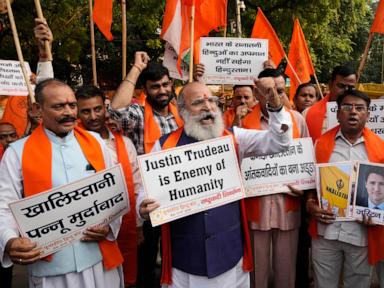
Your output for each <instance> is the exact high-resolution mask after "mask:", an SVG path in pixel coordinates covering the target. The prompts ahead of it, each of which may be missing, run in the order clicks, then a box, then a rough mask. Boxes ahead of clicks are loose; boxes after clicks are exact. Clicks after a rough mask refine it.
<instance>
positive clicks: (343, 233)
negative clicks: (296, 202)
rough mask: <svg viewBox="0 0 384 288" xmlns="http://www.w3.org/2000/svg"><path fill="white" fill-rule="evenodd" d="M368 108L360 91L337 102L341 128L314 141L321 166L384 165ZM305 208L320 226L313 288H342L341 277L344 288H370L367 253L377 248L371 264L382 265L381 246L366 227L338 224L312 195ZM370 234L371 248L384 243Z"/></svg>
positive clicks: (315, 231) (314, 242)
mask: <svg viewBox="0 0 384 288" xmlns="http://www.w3.org/2000/svg"><path fill="white" fill-rule="evenodd" d="M369 104H370V99H369V97H368V96H367V95H366V94H364V93H363V92H360V91H358V90H347V91H346V92H345V93H344V94H342V95H340V96H339V97H338V98H337V105H338V110H337V119H338V121H339V123H340V125H339V126H337V127H335V128H333V129H331V130H329V131H328V132H326V133H325V134H323V135H322V136H321V137H320V138H318V140H317V141H316V143H315V152H316V159H317V162H318V163H327V162H329V163H332V162H342V161H358V160H360V161H370V162H379V163H384V157H383V156H382V151H383V148H384V142H383V141H382V140H381V139H380V138H379V137H378V136H377V135H375V134H374V133H373V132H372V131H370V130H369V129H368V128H366V127H365V124H366V122H367V121H368V119H369V111H368V107H369ZM306 206H307V210H308V212H309V214H310V215H311V216H312V217H313V218H314V219H316V220H317V221H315V222H314V221H313V220H312V223H311V225H310V233H311V236H312V262H313V268H314V272H315V273H314V279H315V286H316V287H319V288H323V287H324V288H333V287H335V288H336V287H339V279H340V275H343V279H342V281H343V287H345V288H352V287H369V285H370V271H371V269H370V266H369V264H368V253H369V252H370V251H372V250H371V249H372V248H378V250H376V251H375V253H373V255H374V257H373V258H375V259H376V260H375V261H370V262H371V263H372V264H373V263H375V262H377V261H378V260H382V259H383V256H382V255H383V253H382V252H381V251H383V246H382V245H381V246H380V245H379V247H376V246H375V245H373V246H372V245H371V243H370V242H369V241H370V239H369V238H370V237H369V234H370V232H369V233H368V236H367V227H366V225H364V224H360V223H357V222H355V221H348V222H335V221H334V219H335V216H334V215H333V213H332V212H329V211H326V210H323V209H321V208H320V207H319V206H318V203H317V197H316V194H315V193H313V194H312V195H309V198H308V200H307V205H306ZM312 224H313V225H312ZM372 228H373V229H375V230H377V231H376V232H377V233H378V234H376V236H375V238H376V239H374V243H373V244H375V243H377V244H380V243H382V242H381V241H382V240H381V238H382V236H380V235H382V230H381V232H380V231H379V230H380V229H383V228H382V227H381V228H378V227H376V226H375V227H372ZM372 228H371V227H370V228H368V230H371V229H372ZM380 237H381V238H380ZM367 246H369V249H368V247H367ZM369 256H370V258H371V255H369ZM370 260H371V259H370Z"/></svg>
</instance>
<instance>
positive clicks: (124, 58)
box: [121, 0, 127, 80]
mask: <svg viewBox="0 0 384 288" xmlns="http://www.w3.org/2000/svg"><path fill="white" fill-rule="evenodd" d="M121 21H122V29H121V34H122V35H121V39H122V49H121V50H122V54H123V55H122V61H123V63H122V65H121V73H122V79H123V80H124V78H125V76H127V4H126V2H125V0H121Z"/></svg>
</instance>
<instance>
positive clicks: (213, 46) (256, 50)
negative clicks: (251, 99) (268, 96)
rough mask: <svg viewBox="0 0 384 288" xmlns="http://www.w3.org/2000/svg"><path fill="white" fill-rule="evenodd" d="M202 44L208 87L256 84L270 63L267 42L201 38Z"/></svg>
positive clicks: (202, 60)
mask: <svg viewBox="0 0 384 288" xmlns="http://www.w3.org/2000/svg"><path fill="white" fill-rule="evenodd" d="M200 43H201V44H200V62H201V63H203V64H204V65H205V71H204V76H203V80H204V82H205V83H207V84H235V85H236V84H238V85H240V84H242V85H249V84H253V79H254V78H255V77H257V76H258V75H259V73H260V72H261V71H262V70H263V63H264V61H266V60H267V59H268V40H266V39H255V38H223V37H202V38H200Z"/></svg>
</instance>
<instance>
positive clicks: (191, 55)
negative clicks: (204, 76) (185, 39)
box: [189, 1, 195, 83]
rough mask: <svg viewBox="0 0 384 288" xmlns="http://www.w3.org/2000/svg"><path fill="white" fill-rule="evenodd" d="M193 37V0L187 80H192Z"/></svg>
mask: <svg viewBox="0 0 384 288" xmlns="http://www.w3.org/2000/svg"><path fill="white" fill-rule="evenodd" d="M194 38H195V1H193V2H192V6H191V35H190V46H191V47H190V48H189V82H190V83H191V82H193V46H194V44H195V43H194Z"/></svg>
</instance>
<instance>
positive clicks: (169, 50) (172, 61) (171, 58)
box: [163, 42, 189, 81]
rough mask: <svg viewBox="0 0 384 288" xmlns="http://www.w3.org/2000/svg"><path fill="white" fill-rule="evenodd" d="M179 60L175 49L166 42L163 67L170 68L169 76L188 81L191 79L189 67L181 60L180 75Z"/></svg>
mask: <svg viewBox="0 0 384 288" xmlns="http://www.w3.org/2000/svg"><path fill="white" fill-rule="evenodd" d="M177 58H178V56H177V53H176V51H175V49H173V47H172V46H171V45H170V44H169V43H168V42H165V48H164V60H163V65H164V66H165V67H167V68H168V71H169V76H171V77H172V78H174V79H180V80H183V81H187V80H188V79H189V65H188V64H187V63H185V62H184V61H183V60H181V64H180V68H181V75H180V73H179V70H178V69H177Z"/></svg>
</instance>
